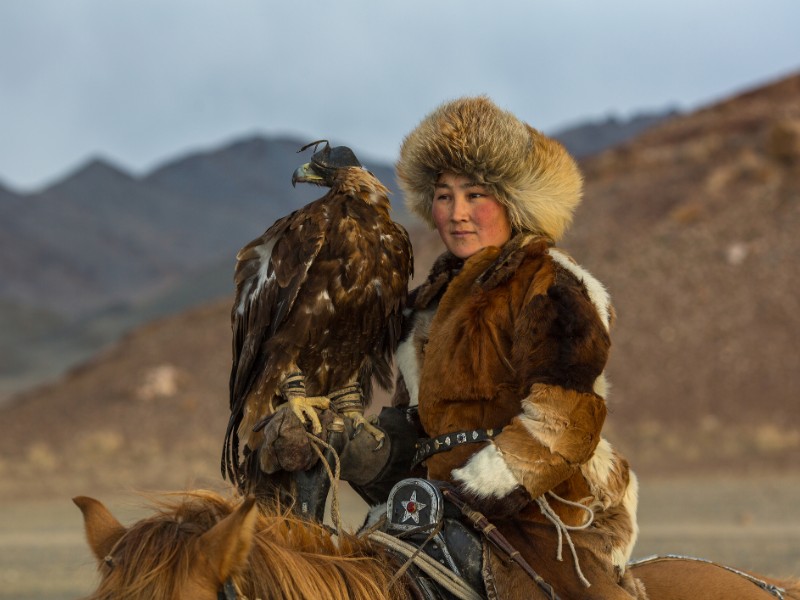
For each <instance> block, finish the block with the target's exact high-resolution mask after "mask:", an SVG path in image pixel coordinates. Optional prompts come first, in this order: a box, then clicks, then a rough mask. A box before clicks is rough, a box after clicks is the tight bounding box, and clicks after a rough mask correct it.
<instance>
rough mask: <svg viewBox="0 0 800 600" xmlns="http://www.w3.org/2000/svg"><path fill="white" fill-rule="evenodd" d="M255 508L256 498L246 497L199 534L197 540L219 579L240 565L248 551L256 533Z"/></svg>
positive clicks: (227, 575)
mask: <svg viewBox="0 0 800 600" xmlns="http://www.w3.org/2000/svg"><path fill="white" fill-rule="evenodd" d="M257 516H258V508H257V507H256V505H255V498H254V497H252V496H251V497H249V498H246V499H245V500H244V502H242V504H241V506H239V508H237V509H236V510H235V511H234V512H232V513H231V514H230V515H228V516H227V517H225V518H224V519H222V520H221V521H220V522H219V523H217V524H216V525H214V527H212V528H211V529H209V530H208V531H206V532H205V533H204V534H203V535H202V536H200V538H199V540H198V543H199V545H200V548H201V549H202V550H203V554H205V555H206V557H207V559H208V560H209V562H210V563H211V565H212V568H215V569H216V570H217V576H218V578H219V582H220V583H221V582H223V581H225V580H226V579H228V577H230V576H231V575H232V574H233V572H234V571H236V570H237V569H239V568H240V567H243V566H244V564H245V562H246V561H247V556H248V555H249V554H250V548H251V547H252V545H253V537H254V535H255V523H256V518H257Z"/></svg>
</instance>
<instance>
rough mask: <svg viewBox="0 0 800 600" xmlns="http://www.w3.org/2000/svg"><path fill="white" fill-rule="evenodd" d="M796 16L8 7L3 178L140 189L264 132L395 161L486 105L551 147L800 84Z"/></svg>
mask: <svg viewBox="0 0 800 600" xmlns="http://www.w3.org/2000/svg"><path fill="white" fill-rule="evenodd" d="M797 22H800V5H798V4H797V3H796V2H795V1H794V0H764V1H763V2H761V3H758V6H757V7H756V6H751V3H748V2H733V4H731V2H730V1H728V2H722V0H709V1H708V2H704V3H702V4H698V3H693V2H688V1H678V2H670V3H642V2H634V1H633V0H630V1H627V0H626V1H618V2H613V3H586V2H578V1H576V0H566V1H564V2H558V3H545V2H541V1H530V0H526V1H522V0H520V1H512V0H497V1H495V2H492V3H491V4H487V3H482V2H464V1H463V0H462V1H456V0H437V1H436V2H429V1H428V0H408V1H406V2H403V3H383V2H366V1H357V0H339V1H337V2H322V1H317V2H313V1H311V2H306V3H302V4H298V3H296V2H290V1H288V0H287V1H284V2H277V1H268V0H262V1H256V0H231V1H223V0H209V1H205V2H198V1H196V0H191V1H190V0H171V1H170V2H163V1H156V0H139V1H136V2H134V1H120V2H107V1H105V0H71V1H70V2H68V3H67V2H62V1H61V0H8V1H7V2H3V3H0V88H2V89H3V110H2V111H0V130H2V131H3V132H4V133H3V135H2V136H0V179H3V180H5V181H7V182H9V183H11V184H14V185H18V186H23V187H25V186H31V185H40V184H41V183H42V182H43V181H45V180H47V179H49V178H52V177H54V176H56V175H58V174H61V173H63V171H64V169H66V168H68V167H70V166H72V165H74V164H75V163H76V162H78V161H80V160H82V159H84V158H86V157H87V156H90V155H94V154H98V153H100V154H105V155H108V156H110V157H112V158H114V159H115V160H117V161H118V162H120V163H121V164H123V165H126V166H127V167H128V168H131V169H134V170H138V171H142V170H145V169H147V168H149V167H151V166H153V165H154V164H155V163H156V162H157V161H160V160H162V159H164V158H167V157H169V156H172V155H174V154H175V153H179V152H183V151H187V150H190V149H192V148H193V147H196V146H209V145H212V144H216V143H220V142H222V141H224V140H228V139H230V138H232V137H234V136H237V135H244V134H247V133H251V132H253V131H263V132H281V133H287V132H288V133H297V134H299V135H301V136H305V137H309V138H311V137H329V138H331V139H332V140H339V141H340V142H346V143H349V144H351V145H353V146H354V147H357V148H360V149H363V150H364V151H365V153H367V154H369V153H371V154H372V155H373V156H375V157H377V158H382V159H385V160H391V159H392V158H393V157H394V156H395V154H396V151H397V148H398V147H399V144H400V142H401V140H402V137H403V135H404V134H405V133H406V132H407V131H408V130H409V129H410V128H411V127H413V126H414V124H416V123H417V122H418V121H419V119H421V118H422V117H423V116H424V115H425V114H426V113H427V112H428V111H430V110H431V109H432V108H433V107H434V106H436V105H438V104H439V103H440V102H442V101H444V100H447V99H450V98H453V97H457V96H461V95H465V94H473V93H488V94H490V95H492V96H493V97H494V98H495V100H496V101H497V102H498V103H499V104H501V105H503V106H504V107H506V108H508V109H510V110H513V111H515V112H517V113H518V114H519V115H520V116H521V117H523V118H525V119H528V120H529V121H530V122H531V123H532V124H533V125H535V126H537V127H539V128H542V129H545V130H552V129H553V128H555V127H560V126H564V125H567V124H572V123H574V122H576V121H578V120H581V119H584V118H589V117H603V116H605V115H607V114H608V113H611V112H613V113H617V114H623V115H626V114H629V113H630V112H631V111H634V110H637V109H651V108H666V107H667V106H672V105H676V104H677V105H681V106H684V107H693V106H695V105H697V104H698V103H701V102H704V101H709V100H711V99H714V98H718V97H721V96H723V95H726V94H729V93H732V92H734V91H736V90H738V89H740V88H742V87H748V86H750V85H754V84H757V83H760V82H762V81H765V80H767V79H770V78H772V77H777V76H780V75H785V74H788V73H789V72H790V71H792V70H794V69H798V68H800V62H798V59H797V57H798V56H800V36H797V35H796V32H795V31H793V27H792V24H794V23H797Z"/></svg>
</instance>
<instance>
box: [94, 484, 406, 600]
mask: <svg viewBox="0 0 800 600" xmlns="http://www.w3.org/2000/svg"><path fill="white" fill-rule="evenodd" d="M240 502H241V499H240V498H233V499H226V498H223V497H222V496H220V495H219V494H217V493H214V492H209V491H204V490H195V491H189V492H180V493H174V494H168V495H165V496H163V497H161V498H158V499H151V504H152V506H153V508H155V510H156V512H155V514H153V515H152V516H150V517H147V518H145V519H143V520H141V521H139V522H137V523H135V524H134V525H132V526H131V527H130V528H129V529H128V530H127V532H126V534H125V535H124V536H123V537H122V538H121V539H120V541H119V542H118V543H117V544H116V546H115V547H114V549H113V550H112V551H111V552H110V553H109V559H107V561H106V564H104V565H101V571H103V575H104V577H103V581H102V582H101V583H100V585H99V587H98V589H97V590H96V592H95V593H94V594H93V595H92V596H90V597H89V599H88V600H102V599H106V598H111V597H114V598H117V597H125V598H152V597H163V598H169V597H175V596H174V595H175V594H176V592H177V588H178V587H179V586H180V585H181V584H182V582H185V580H186V577H187V576H188V573H189V565H190V564H191V560H190V559H191V556H192V554H191V553H192V552H195V551H196V550H197V548H196V545H195V544H194V543H193V540H195V539H196V538H197V537H199V536H200V535H202V534H203V533H204V532H206V531H208V530H209V529H210V528H211V527H212V526H213V525H214V524H216V523H217V522H219V521H220V520H221V519H223V518H224V517H226V516H227V515H229V514H231V513H232V512H233V511H234V510H235V508H236V507H237V506H238V505H239V504H240ZM256 523H257V524H256V532H257V533H256V536H255V539H254V543H253V548H252V550H251V552H250V556H249V558H248V567H247V571H246V572H242V573H238V574H237V575H235V576H234V582H235V583H236V585H237V586H238V588H239V590H240V591H241V593H242V595H243V596H244V597H246V598H251V599H254V598H259V599H262V600H267V599H269V598H276V599H278V598H292V599H297V600H305V599H309V600H311V599H314V600H321V599H330V600H347V599H348V598H376V599H394V598H402V597H405V596H406V594H405V593H404V588H403V586H402V583H395V582H393V581H392V572H391V567H390V566H389V564H390V563H389V559H388V557H386V556H385V555H384V553H383V551H382V550H381V549H380V548H377V547H375V546H374V545H373V544H371V543H370V542H369V541H367V540H365V539H362V538H357V537H355V536H354V535H352V534H349V533H340V534H339V536H337V537H338V543H337V541H334V539H332V536H331V534H330V532H329V531H328V530H327V529H326V528H324V527H323V526H321V525H317V524H313V523H309V522H307V521H303V520H300V519H298V518H296V517H294V516H292V515H291V513H290V511H288V510H287V509H285V508H281V507H278V506H275V507H273V508H264V507H262V508H261V509H260V512H259V515H258V516H257V522H256Z"/></svg>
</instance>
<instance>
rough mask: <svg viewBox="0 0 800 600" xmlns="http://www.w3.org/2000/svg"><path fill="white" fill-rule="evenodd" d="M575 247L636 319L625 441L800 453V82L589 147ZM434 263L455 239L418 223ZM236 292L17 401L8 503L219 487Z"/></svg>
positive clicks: (772, 460)
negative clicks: (123, 490) (443, 243)
mask: <svg viewBox="0 0 800 600" xmlns="http://www.w3.org/2000/svg"><path fill="white" fill-rule="evenodd" d="M583 167H584V171H585V174H586V180H587V185H586V194H585V202H584V204H583V206H582V207H581V209H580V210H579V212H578V214H577V218H576V223H575V226H574V228H573V230H572V232H571V233H570V235H569V236H568V238H567V239H566V240H565V241H564V243H563V244H562V246H563V247H565V248H566V249H568V250H569V251H571V253H572V254H573V255H574V256H575V258H576V259H577V260H578V261H579V262H581V263H582V264H583V265H584V266H586V267H587V268H589V270H591V271H592V272H594V273H595V274H596V275H597V276H598V277H599V278H600V279H601V280H603V281H604V282H606V284H607V286H608V288H609V290H610V292H611V294H612V297H613V298H614V299H615V304H616V308H617V313H618V318H617V322H616V325H615V331H614V335H613V339H614V349H613V352H612V357H611V362H610V365H609V372H610V377H611V380H612V383H613V389H612V394H611V400H610V411H611V412H610V416H609V422H608V426H607V431H608V436H609V437H610V438H611V440H612V442H613V443H615V445H617V446H619V447H621V448H622V449H623V450H624V451H625V452H626V453H627V455H628V456H629V457H630V460H631V462H632V463H633V464H634V466H635V467H636V468H637V469H638V470H639V471H642V472H645V473H666V472H677V471H681V472H684V471H690V472H695V473H706V472H709V471H710V470H714V471H715V472H719V471H720V470H730V471H731V472H732V473H740V472H743V471H746V470H758V471H760V472H761V471H769V470H773V471H775V470H778V471H780V470H786V469H791V468H794V467H793V466H794V465H796V464H800V463H798V460H800V425H798V423H800V418H799V417H800V404H798V401H797V399H798V393H799V392H800V368H798V367H800V360H799V359H798V358H797V342H796V340H797V339H798V338H800V306H798V303H799V302H800V300H798V295H797V293H796V281H798V279H800V266H798V265H799V264H800V263H799V262H798V258H800V240H798V238H797V235H796V232H797V231H798V230H800V228H799V226H800V75H797V76H793V77H789V78H787V79H785V80H782V81H779V82H776V83H774V84H772V85H768V86H765V87H762V88H760V89H756V90H752V91H750V92H747V93H744V94H741V95H739V96H737V97H735V98H730V99H728V100H726V101H724V102H721V103H719V104H716V105H714V106H709V107H706V108H704V109H702V110H699V111H697V112H695V113H693V114H689V115H683V116H677V117H674V118H672V119H670V120H668V121H666V122H663V123H661V124H660V125H658V126H656V127H654V128H653V129H651V130H649V131H647V132H646V133H644V134H643V135H641V136H639V137H637V138H635V139H634V140H632V141H630V142H628V143H626V144H624V145H623V146H621V147H618V148H615V149H612V150H610V151H607V152H605V153H603V154H601V155H599V156H596V157H593V158H590V159H587V160H586V161H585V162H584V163H583ZM413 235H414V241H415V251H416V254H417V257H418V273H421V274H422V275H423V276H424V271H425V269H426V268H427V265H429V264H430V261H431V260H432V258H433V256H434V255H435V254H436V252H437V246H436V242H435V240H434V238H433V236H432V235H430V234H428V233H420V232H417V231H415V232H414V234H413ZM229 303H230V298H228V299H225V300H224V301H222V302H220V303H216V304H212V305H208V306H205V307H203V308H200V309H195V310H192V311H190V312H185V313H182V314H180V315H178V316H176V317H171V318H167V319H164V320H160V321H156V322H153V323H151V324H149V325H147V326H145V327H142V328H140V329H137V330H136V331H134V332H133V333H131V334H130V335H128V336H127V337H126V338H124V339H123V340H122V341H121V342H120V343H118V344H117V345H115V346H114V347H113V348H112V349H110V350H108V351H107V352H105V353H103V354H102V355H100V356H97V357H96V358H94V359H93V360H92V361H91V362H89V363H86V364H85V365H84V366H82V367H81V368H79V369H77V370H73V371H71V372H70V373H69V374H68V375H67V376H66V377H64V378H63V379H62V380H60V381H58V382H56V383H54V384H52V385H49V386H47V387H44V388H38V389H35V390H33V391H30V392H27V393H25V394H23V395H20V396H17V397H16V398H14V400H13V402H11V403H10V404H8V405H6V406H5V407H3V408H1V409H0V482H2V483H0V499H1V498H4V497H6V498H7V497H10V496H14V495H36V494H42V493H49V494H51V493H58V494H64V495H67V494H76V493H89V492H92V493H95V492H97V491H98V490H99V489H104V488H110V489H116V490H119V488H120V487H126V486H127V487H145V488H153V487H155V488H172V487H183V486H186V485H194V484H197V483H202V482H203V481H212V482H218V481H219V474H218V460H219V452H220V447H221V443H222V437H223V433H224V429H225V423H226V422H227V389H226V387H227V376H228V367H229V364H230V331H229V325H228V308H229Z"/></svg>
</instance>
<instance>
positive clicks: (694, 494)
mask: <svg viewBox="0 0 800 600" xmlns="http://www.w3.org/2000/svg"><path fill="white" fill-rule="evenodd" d="M640 485H641V489H640V504H639V516H640V526H641V534H640V538H639V542H638V544H637V546H636V548H635V550H634V558H644V557H646V556H649V555H652V554H659V553H674V554H684V555H691V556H699V557H703V558H708V559H711V560H715V561H718V562H721V563H724V564H728V565H731V566H734V567H737V568H740V569H746V570H752V571H756V572H759V573H762V574H765V575H774V576H778V577H785V576H790V575H794V576H797V575H800V513H798V511H797V507H798V506H800V474H797V473H788V474H786V475H770V476H768V477H767V476H765V477H762V478H759V477H752V476H751V477H748V478H744V479H738V478H734V477H732V476H718V477H714V476H703V477H693V478H672V477H671V478H653V479H649V478H646V477H643V478H641V481H640ZM87 492H88V493H91V491H90V490H88V491H87ZM101 500H103V501H104V502H105V503H106V504H107V505H108V506H109V508H111V509H112V511H113V512H115V514H116V515H117V517H118V518H119V519H120V520H121V521H122V522H123V523H128V522H131V521H132V520H135V519H136V518H137V517H138V516H141V515H143V514H144V512H143V511H142V508H141V503H142V499H141V498H140V497H138V496H137V495H136V494H134V493H130V494H120V495H118V496H114V497H106V496H104V497H102V498H101ZM341 502H342V505H343V515H342V516H343V520H344V522H345V523H346V524H347V525H348V526H351V527H352V526H357V525H358V524H359V521H360V519H361V516H362V514H363V504H361V503H360V501H359V500H358V499H357V498H355V497H354V496H353V495H352V492H351V491H350V490H349V488H346V487H343V488H342V491H341ZM95 581H96V574H95V567H94V560H93V558H92V556H91V555H90V553H89V550H88V547H87V546H86V544H85V542H84V539H83V526H82V520H81V516H80V513H79V511H78V509H77V508H76V507H75V506H74V505H73V504H72V502H71V501H70V499H69V498H67V497H64V498H61V497H58V496H57V495H54V496H53V497H52V498H49V499H47V500H38V501H30V500H28V501H24V502H22V501H20V502H14V501H7V502H5V503H4V504H3V505H2V506H0V598H4V599H5V598H7V599H9V600H11V599H14V600H28V599H36V600H62V599H66V598H80V597H83V596H85V595H87V594H88V593H89V592H90V591H91V590H92V586H93V584H94V583H95Z"/></svg>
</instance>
